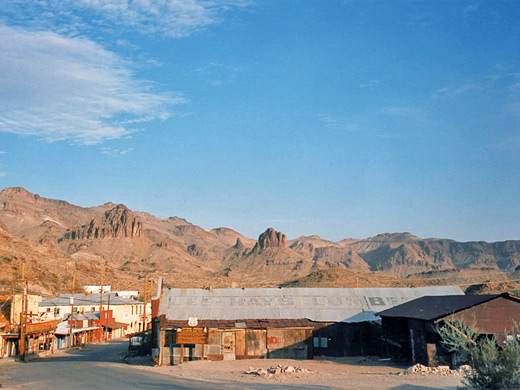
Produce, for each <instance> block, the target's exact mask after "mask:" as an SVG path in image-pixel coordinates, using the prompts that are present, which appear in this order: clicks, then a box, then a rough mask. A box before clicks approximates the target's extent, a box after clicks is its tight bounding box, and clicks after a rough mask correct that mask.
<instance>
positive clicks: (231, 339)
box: [222, 332, 235, 360]
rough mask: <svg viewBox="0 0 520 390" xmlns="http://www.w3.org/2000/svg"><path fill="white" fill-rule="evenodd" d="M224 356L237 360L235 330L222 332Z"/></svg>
mask: <svg viewBox="0 0 520 390" xmlns="http://www.w3.org/2000/svg"><path fill="white" fill-rule="evenodd" d="M222 356H223V359H224V360H235V333H234V332H222Z"/></svg>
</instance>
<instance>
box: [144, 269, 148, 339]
mask: <svg viewBox="0 0 520 390" xmlns="http://www.w3.org/2000/svg"><path fill="white" fill-rule="evenodd" d="M146 282H148V280H146V278H145V279H144V306H143V332H144V331H146Z"/></svg>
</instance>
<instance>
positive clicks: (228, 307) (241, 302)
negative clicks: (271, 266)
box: [160, 286, 464, 322]
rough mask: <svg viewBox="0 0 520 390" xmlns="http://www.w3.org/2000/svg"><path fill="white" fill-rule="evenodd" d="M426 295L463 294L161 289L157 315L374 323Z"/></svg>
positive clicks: (442, 290)
mask: <svg viewBox="0 0 520 390" xmlns="http://www.w3.org/2000/svg"><path fill="white" fill-rule="evenodd" d="M425 295H464V293H463V292H462V290H461V289H460V287H458V286H440V287H418V288H244V289H240V288H234V289H233V288H229V289H226V288H223V289H211V290H206V289H179V288H177V289H176V288H174V289H165V290H164V293H163V298H162V301H161V307H160V313H161V314H165V315H166V318H167V319H168V320H188V319H189V317H196V318H198V319H201V320H239V319H240V320H244V319H265V318H268V319H303V318H307V319H309V320H312V321H320V322H362V321H371V320H377V319H379V317H377V316H376V315H375V314H376V313H377V312H380V311H382V310H385V309H390V308H391V307H393V306H395V305H399V304H401V303H404V302H408V301H411V300H413V299H416V298H419V297H422V296H425Z"/></svg>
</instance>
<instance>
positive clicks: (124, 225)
mask: <svg viewBox="0 0 520 390" xmlns="http://www.w3.org/2000/svg"><path fill="white" fill-rule="evenodd" d="M143 236H144V234H143V225H142V223H141V222H140V221H139V220H138V219H137V218H136V216H135V215H134V213H133V212H132V211H131V210H130V209H129V208H128V207H126V206H125V205H124V204H117V205H115V206H114V207H112V208H111V209H109V210H107V211H105V212H104V213H103V215H98V216H95V217H94V218H92V219H91V220H90V221H89V222H88V223H87V224H86V225H83V226H81V227H76V228H73V229H70V230H69V231H67V233H65V237H64V238H65V239H69V240H77V239H101V238H119V237H133V238H141V237H143Z"/></svg>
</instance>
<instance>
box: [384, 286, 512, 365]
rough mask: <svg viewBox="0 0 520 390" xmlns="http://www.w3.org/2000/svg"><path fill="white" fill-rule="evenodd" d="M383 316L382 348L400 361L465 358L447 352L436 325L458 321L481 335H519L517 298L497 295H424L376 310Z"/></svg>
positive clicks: (435, 361) (436, 361) (432, 362)
mask: <svg viewBox="0 0 520 390" xmlns="http://www.w3.org/2000/svg"><path fill="white" fill-rule="evenodd" d="M378 314H379V316H381V318H382V332H383V335H382V340H383V348H382V351H384V353H386V354H387V355H388V357H392V358H393V359H394V360H396V361H399V362H403V363H411V364H416V363H421V364H423V365H427V366H430V367H434V366H437V365H450V366H457V365H459V364H462V363H465V357H464V356H462V355H460V354H458V353H450V352H448V351H447V350H446V349H445V348H444V347H443V346H442V344H441V339H440V336H439V335H438V333H437V332H436V328H437V327H438V326H442V325H443V323H444V322H447V321H450V322H453V321H460V322H463V323H464V324H466V325H467V326H469V327H470V328H472V329H473V330H474V331H476V332H477V333H478V334H480V335H489V336H491V335H493V336H495V337H496V338H497V340H498V342H499V343H502V342H503V341H504V337H505V334H506V333H507V334H510V335H516V336H517V337H520V334H517V333H519V332H520V331H519V330H518V328H517V327H516V325H518V324H520V298H518V297H515V296H513V295H510V294H508V293H503V294H497V295H455V296H425V297H422V298H418V299H416V300H413V301H411V302H407V303H404V304H402V305H398V306H395V307H393V308H391V309H388V310H385V311H382V312H380V313H378Z"/></svg>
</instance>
